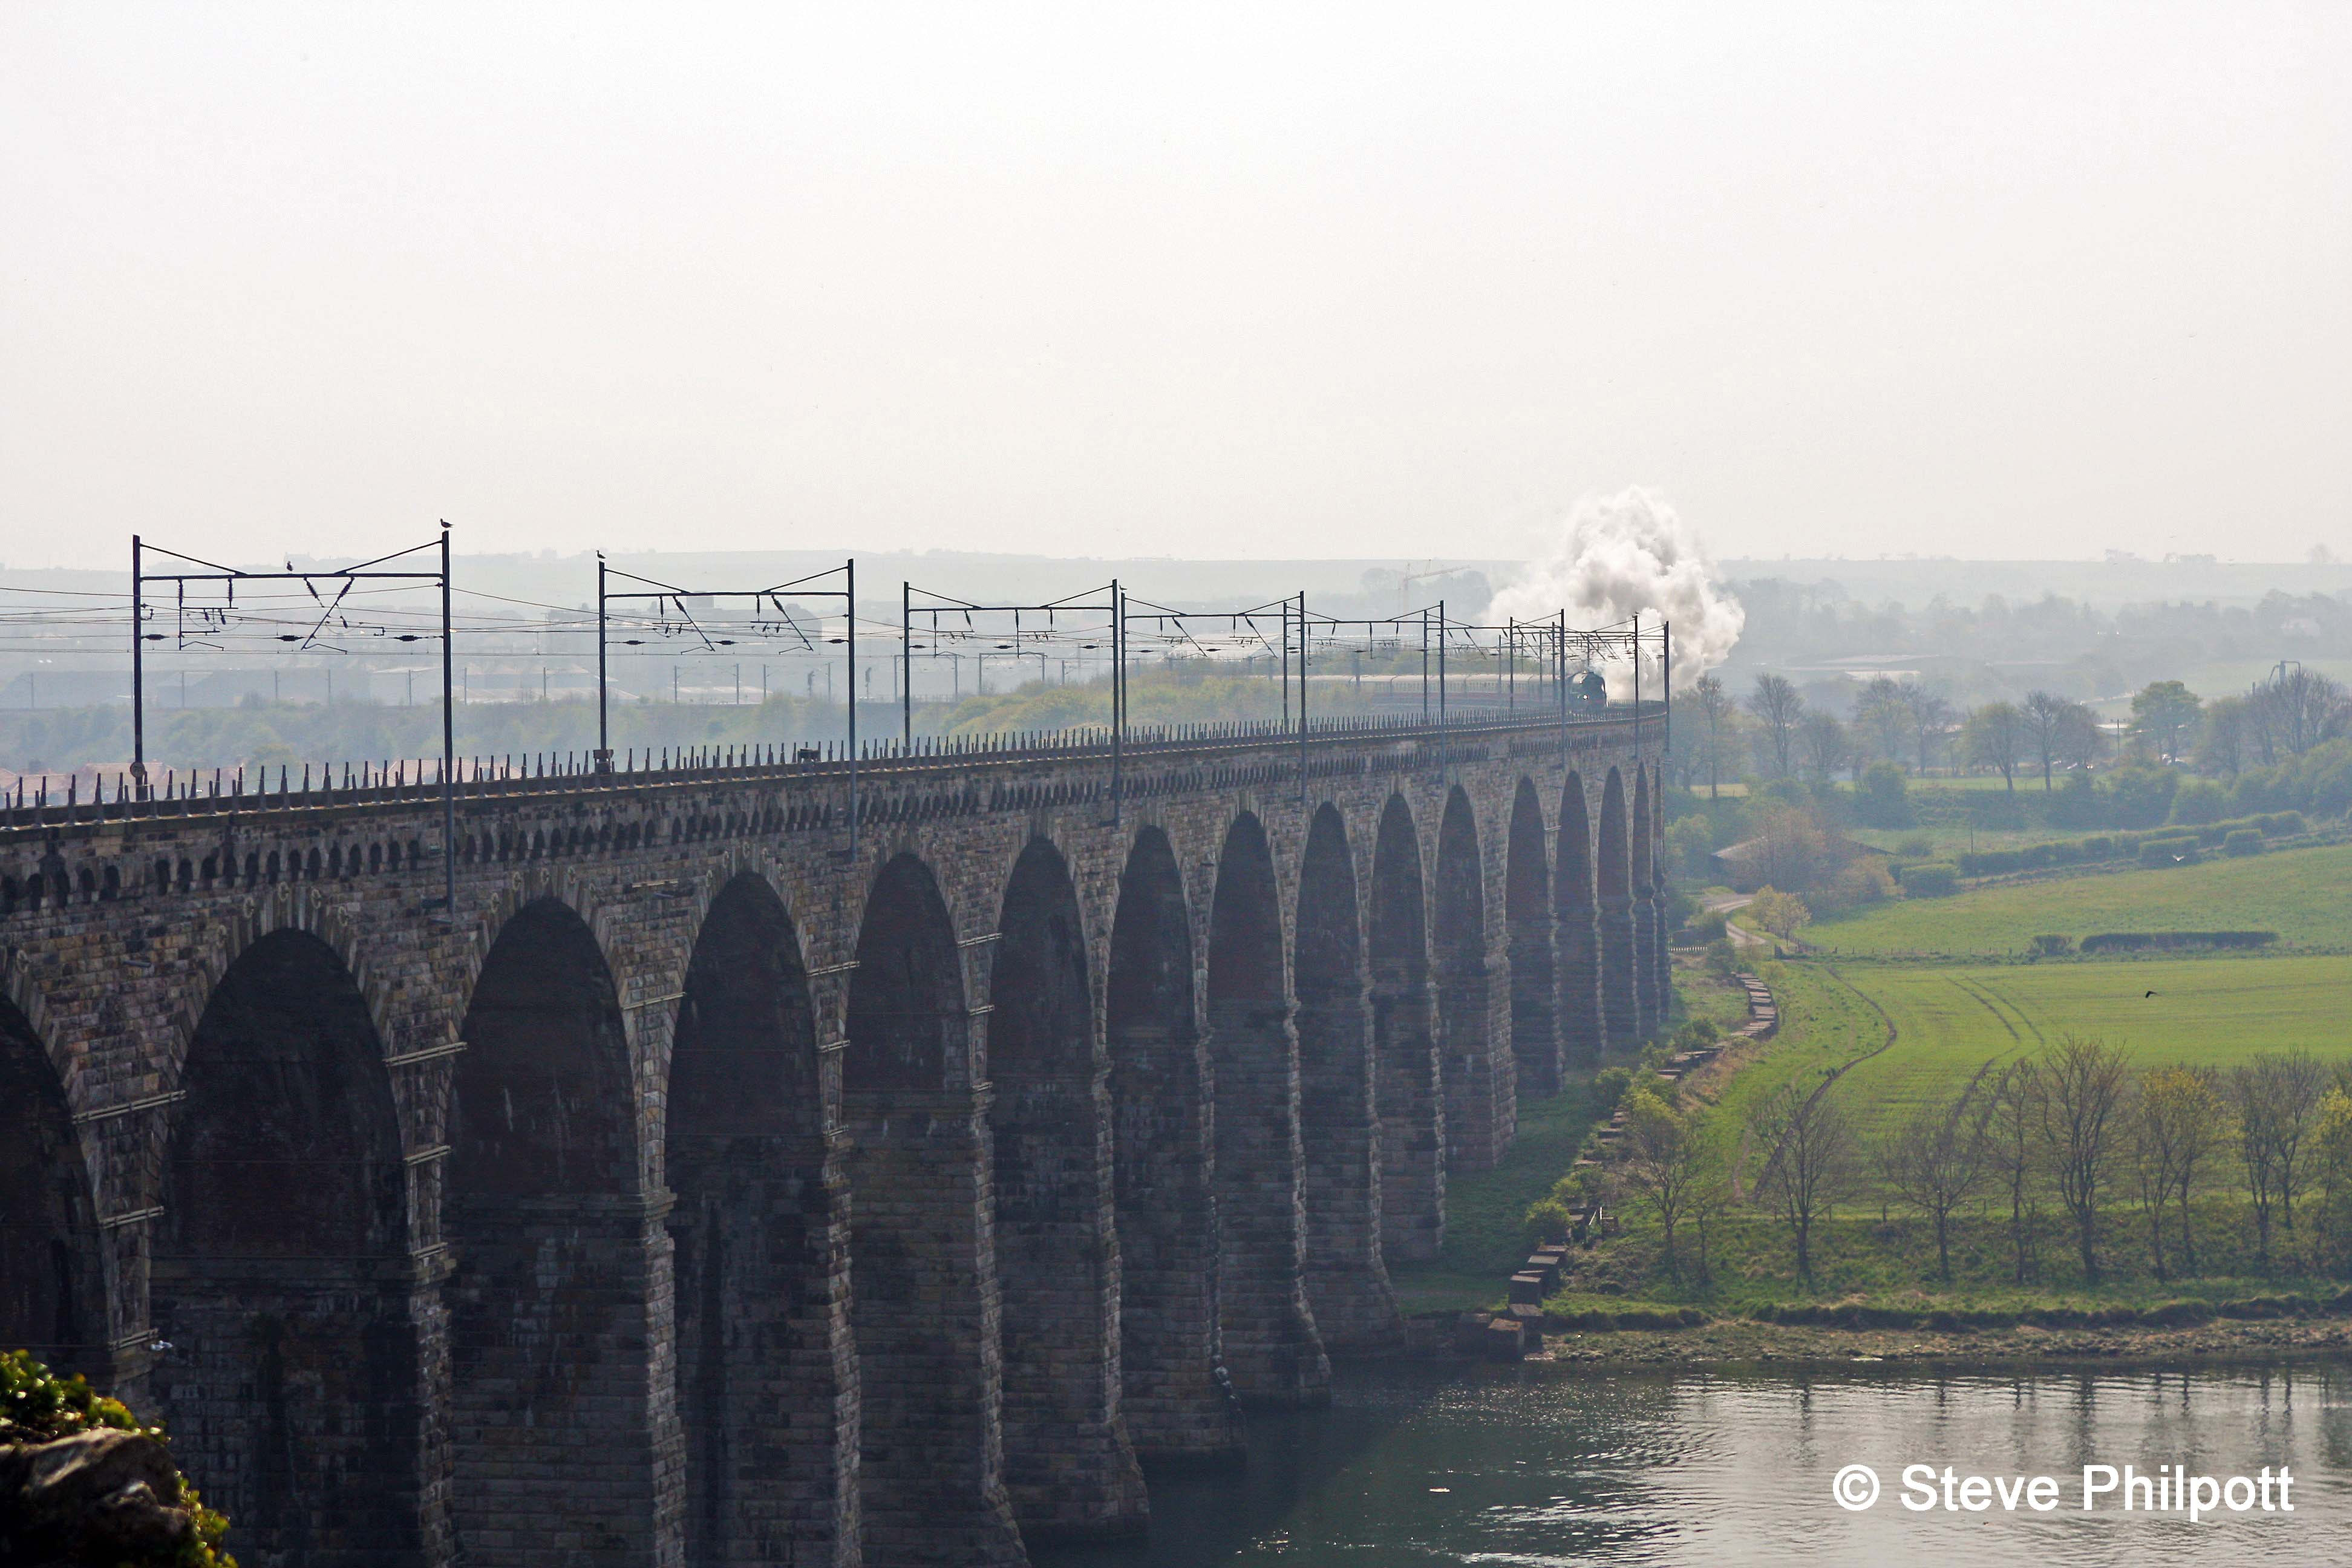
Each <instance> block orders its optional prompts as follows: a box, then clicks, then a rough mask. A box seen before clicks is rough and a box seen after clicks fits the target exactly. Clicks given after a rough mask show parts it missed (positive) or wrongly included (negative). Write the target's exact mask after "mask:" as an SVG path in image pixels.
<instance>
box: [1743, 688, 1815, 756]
mask: <svg viewBox="0 0 2352 1568" xmlns="http://www.w3.org/2000/svg"><path fill="white" fill-rule="evenodd" d="M1748 711H1749V712H1750V713H1753V714H1755V715H1756V718H1757V721H1758V722H1759V723H1761V724H1762V725H1763V726H1764V741H1765V744H1766V745H1767V746H1768V747H1769V749H1770V752H1771V757H1772V776H1773V777H1774V778H1782V779H1784V778H1787V777H1788V776H1789V754H1790V748H1791V747H1792V746H1793V745H1794V744H1795V743H1796V739H1797V721H1799V720H1800V719H1801V718H1803V717H1804V712H1805V700H1804V698H1802V697H1801V696H1800V695H1799V694H1798V692H1797V688H1796V685H1795V683H1794V682H1792V681H1790V679H1789V678H1788V677H1787V676H1785V675H1759V676H1758V677H1757V678H1756V689H1755V690H1753V691H1750V692H1749V693H1748Z"/></svg>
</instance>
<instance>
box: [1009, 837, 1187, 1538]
mask: <svg viewBox="0 0 2352 1568" xmlns="http://www.w3.org/2000/svg"><path fill="white" fill-rule="evenodd" d="M997 930H998V931H1000V932H1002V933H1003V934H1002V935H1001V936H999V937H998V939H997V944H996V960H995V963H994V966H993V968H992V971H991V976H990V987H989V999H990V1002H991V1007H990V1011H989V1014H988V1076H989V1080H990V1082H991V1084H992V1086H993V1088H994V1089H995V1098H994V1100H992V1103H991V1106H990V1110H989V1126H990V1130H991V1132H992V1137H993V1140H994V1157H995V1170H996V1261H997V1275H998V1278H999V1279H1002V1280H1003V1298H1004V1310H1003V1340H1004V1373H1003V1376H1004V1484H1005V1489H1006V1490H1007V1491H1009V1492H1010V1493H1011V1494H1012V1497H1013V1518H1014V1519H1015V1520H1016V1521H1018V1522H1019V1523H1020V1526H1021V1535H1022V1539H1023V1540H1024V1542H1026V1543H1027V1544H1029V1545H1031V1546H1035V1545H1038V1544H1040V1543H1041V1542H1051V1541H1070V1540H1091V1539H1101V1538H1104V1537H1107V1536H1115V1535H1125V1534H1132V1533H1134V1532H1136V1531H1139V1530H1141V1529H1142V1528H1143V1522H1144V1519H1145V1516H1146V1513H1147V1510H1146V1508H1145V1505H1144V1491H1143V1474H1142V1472H1141V1471H1140V1470H1139V1469H1138V1468H1136V1462H1135V1453H1134V1450H1133V1449H1132V1448H1131V1447H1129V1444H1128V1438H1127V1432H1126V1428H1125V1426H1124V1424H1123V1423H1122V1422H1120V1420H1119V1419H1118V1412H1119V1404H1120V1389H1119V1381H1118V1332H1117V1330H1116V1328H1115V1327H1114V1320H1115V1319H1116V1318H1117V1316H1118V1295H1119V1249H1118V1237H1117V1233H1116V1232H1115V1231H1114V1229H1113V1228H1112V1210H1111V1190H1110V1145H1109V1138H1108V1132H1109V1126H1108V1122H1109V1116H1108V1110H1109V1103H1108V1102H1109V1092H1108V1081H1107V1079H1106V1073H1105V1066H1104V1061H1103V1056H1102V1052H1101V1049H1100V1048H1099V1046H1098V1043H1097V1037H1096V1033H1095V1007H1094V988H1093V986H1092V984H1090V982H1089V978H1088V975H1087V937H1086V929H1085V926H1084V923H1083V922H1082V921H1081V920H1080V919H1079V915H1078V898H1077V891H1076V889H1075V888H1073V887H1072V886H1071V883H1070V868H1069V866H1068V864H1067V863H1066V862H1065V861H1064V860H1063V858H1062V852H1061V851H1060V850H1059V849H1057V848H1055V847H1054V845H1053V843H1052V842H1051V841H1050V840H1047V839H1045V838H1033V839H1031V840H1030V841H1029V843H1028V845H1027V847H1024V849H1023V850H1022V852H1021V856H1020V858H1019V859H1017V860H1015V861H1014V862H1013V874H1012V876H1011V877H1010V878H1009V879H1007V881H1006V883H1005V888H1004V905H1003V911H1002V913H1001V914H1000V916H999V918H998V921H997Z"/></svg>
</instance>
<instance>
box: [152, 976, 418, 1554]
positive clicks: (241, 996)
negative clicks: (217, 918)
mask: <svg viewBox="0 0 2352 1568" xmlns="http://www.w3.org/2000/svg"><path fill="white" fill-rule="evenodd" d="M383 1055H384V1052H383V1041H382V1040H381V1039H380V1038H379V1037H377V1034H376V1030H375V1026H374V1023H373V1020H372V1019H371V1018H370V1017H369V1016H368V1008H367V1004H366V1002H365V1000H364V999H363V998H362V996H361V994H360V991H359V986H358V984H356V983H355V982H354V981H353V980H352V974H351V972H350V970H348V969H347V968H346V967H345V966H344V964H343V962H342V960H341V958H340V957H338V956H337V955H336V953H335V952H334V950H333V949H331V948H330V947H329V946H328V945H327V944H326V943H325V942H321V941H320V940H319V939H318V938H317V937H315V936H312V935H310V933H309V932H307V931H275V932H272V933H270V934H269V935H268V936H264V937H262V938H261V939H260V940H258V941H257V942H254V943H253V944H252V945H251V946H250V947H248V948H247V949H246V950H245V952H242V953H241V954H239V955H238V957H237V959H236V962H235V963H231V964H230V965H229V967H228V970H227V972H226V973H224V974H223V975H222V976H221V979H220V983H219V984H218V985H216V986H215V987H214V989H213V994H212V996H211V998H210V999H209V1001H208V1002H207V1003H206V1005H205V1011H204V1016H202V1017H201V1018H200V1019H199V1020H198V1021H197V1025H196V1030H195V1034H194V1038H193V1039H192V1040H191V1042H190V1044H189V1047H188V1055H187V1060H186V1062H185V1064H184V1067H183V1068H182V1073H181V1080H180V1082H181V1087H182V1088H183V1089H185V1091H186V1093H187V1099H186V1100H184V1101H182V1102H181V1103H180V1104H179V1105H178V1106H177V1107H175V1108H174V1115H173V1126H172V1140H171V1145H170V1152H169V1154H168V1156H167V1158H166V1160H165V1163H164V1168H163V1194H162V1204H163V1220H162V1222H161V1224H160V1226H159V1228H158V1231H157V1234H156V1237H155V1247H154V1254H153V1257H152V1259H151V1261H150V1274H149V1289H150V1292H151V1295H150V1300H151V1306H152V1313H153V1321H154V1328H155V1335H156V1338H157V1339H159V1340H161V1341H163V1342H164V1343H166V1344H167V1345H169V1346H170V1347H171V1348H170V1349H169V1350H167V1351H165V1352H163V1353H162V1354H161V1355H160V1356H159V1358H158V1360H157V1363H156V1366H155V1372H154V1380H155V1389H156V1394H157V1395H158V1402H159V1404H160V1405H161V1406H162V1409H163V1415H164V1418H165V1420H166V1422H167V1423H168V1425H169V1426H170V1427H171V1429H172V1449H173V1454H174V1455H175V1456H176V1457H177V1458H179V1461H180V1463H181V1464H182V1465H183V1466H184V1468H186V1469H187V1471H188V1473H189V1475H190V1477H191V1478H192V1479H194V1481H195V1482H196V1484H197V1485H198V1486H199V1487H201V1488H202V1489H203V1490H204V1493H205V1500H207V1501H208V1502H211V1503H213V1504H214V1506H215V1507H217V1508H220V1509H222V1510H224V1511H226V1512H227V1513H228V1515H229V1517H230V1518H231V1519H232V1520H234V1521H236V1545H237V1547H238V1549H239V1553H240V1555H241V1556H242V1557H244V1558H245V1559H246V1560H247V1561H249V1562H258V1563H285V1564H289V1565H291V1564H304V1565H310V1564H326V1563H352V1564H358V1563H387V1562H389V1563H423V1562H426V1561H430V1560H432V1553H431V1552H430V1550H429V1549H430V1548H432V1547H435V1546H437V1545H441V1544H444V1543H446V1530H447V1526H446V1520H444V1519H441V1518H438V1517H428V1502H427V1497H428V1489H427V1486H426V1483H425V1477H426V1476H427V1475H428V1474H429V1473H430V1467H429V1466H428V1463H427V1456H426V1452H425V1449H426V1431H427V1423H426V1422H425V1417H424V1413H425V1411H426V1410H427V1409H429V1408H430V1407H431V1406H432V1405H433V1403H435V1402H434V1401H433V1400H432V1398H431V1394H430V1391H428V1389H427V1388H426V1386H425V1377H426V1373H425V1370H424V1369H425V1366H426V1365H427V1364H428V1360H427V1358H426V1357H425V1356H424V1355H422V1354H420V1339H421V1337H422V1336H421V1335H420V1332H419V1329H420V1325H422V1324H424V1323H426V1322H428V1321H431V1319H432V1318H434V1317H435V1316H436V1315H437V1313H436V1308H437V1306H438V1303H437V1301H436V1300H433V1296H434V1292H433V1290H432V1289H431V1287H430V1286H429V1285H425V1284H423V1283H421V1282H420V1281H419V1279H417V1271H416V1270H415V1268H414V1266H413V1264H412V1262H411V1259H410V1257H409V1250H408V1249H409V1245H410V1243H409V1235H408V1226H407V1224H406V1221H405V1215H404V1197H405V1194H404V1181H403V1166H402V1162H401V1142H400V1130H399V1124H398V1121H397V1119H396V1118H395V1116H394V1110H393V1102H392V1093H391V1085H390V1082H389V1079H388V1078H387V1075H386V1070H385V1068H384V1065H383ZM429 1512H430V1513H431V1514H433V1515H437V1514H438V1512H439V1509H438V1506H437V1500H436V1501H435V1503H434V1504H433V1505H431V1506H430V1508H429Z"/></svg>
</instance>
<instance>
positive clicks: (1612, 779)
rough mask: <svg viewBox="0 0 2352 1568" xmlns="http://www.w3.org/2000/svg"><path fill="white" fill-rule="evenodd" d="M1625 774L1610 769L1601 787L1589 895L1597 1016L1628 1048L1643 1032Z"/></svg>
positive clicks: (1617, 1042) (1615, 1044)
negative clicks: (1596, 955)
mask: <svg viewBox="0 0 2352 1568" xmlns="http://www.w3.org/2000/svg"><path fill="white" fill-rule="evenodd" d="M1626 817H1627V805H1626V800H1625V780H1624V777H1623V775H1622V774H1621V773H1618V771H1617V770H1616V769H1615V768H1611V769H1610V770H1609V778H1608V781H1607V783H1605V784H1603V785H1602V786H1601V836H1600V845H1599V852H1598V853H1597V854H1596V855H1595V856H1594V857H1593V860H1594V865H1593V870H1594V881H1595V884H1596V886H1597V887H1598V889H1599V890H1600V897H1599V898H1598V899H1596V900H1594V902H1595V906H1596V917H1597V920H1598V923H1599V925H1600V927H1601V1018H1602V1020H1603V1022H1604V1024H1605V1026H1606V1027H1607V1029H1608V1040H1609V1044H1610V1045H1612V1046H1613V1047H1620V1048H1630V1047H1632V1045H1633V1042H1634V1041H1635V1040H1637V1039H1639V1038H1640V1037H1641V1035H1642V1008H1641V1003H1640V1000H1639V998H1638V996H1637V995H1636V990H1637V987H1636V986H1635V984H1634V980H1633V965H1634V952H1633V866H1632V863H1631V847H1630V846H1629V845H1628V843H1627V835H1628V833H1629V832H1630V830H1631V827H1630V824H1629V823H1628V822H1627V820H1626Z"/></svg>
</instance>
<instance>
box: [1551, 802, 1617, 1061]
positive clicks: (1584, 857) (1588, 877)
mask: <svg viewBox="0 0 2352 1568" xmlns="http://www.w3.org/2000/svg"><path fill="white" fill-rule="evenodd" d="M1554 863H1555V865H1556V866H1557V867H1558V868H1559V874H1558V876H1557V877H1556V878H1555V879H1554V882H1553V887H1552V934H1553V938H1554V947H1555V950H1556V953H1555V956H1556V961H1557V963H1559V1049H1560V1070H1561V1071H1562V1073H1563V1074H1567V1073H1588V1072H1591V1071H1593V1070H1594V1069H1596V1068H1599V1067H1600V1066H1601V1050H1602V1047H1604V1046H1606V1044H1607V1043H1608V1037H1609V1036H1608V1029H1607V1027H1606V1026H1605V1025H1604V1023H1603V1020H1602V1018H1601V921H1600V911H1599V910H1598V908H1597V906H1596V905H1595V902H1594V898H1595V894H1594V888H1593V880H1592V818H1591V814H1590V812H1589V811H1588V810H1587V808H1586V805H1585V798H1584V779H1583V776H1582V775H1581V774H1579V773H1570V774H1569V775H1568V784H1567V785H1566V786H1565V787H1564V788H1562V789H1561V791H1560V792H1559V846H1558V849H1557V851H1556V853H1555V855H1554Z"/></svg>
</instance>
